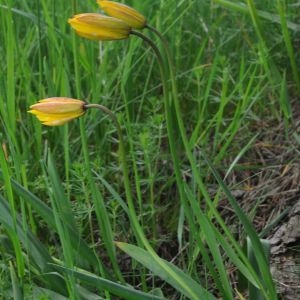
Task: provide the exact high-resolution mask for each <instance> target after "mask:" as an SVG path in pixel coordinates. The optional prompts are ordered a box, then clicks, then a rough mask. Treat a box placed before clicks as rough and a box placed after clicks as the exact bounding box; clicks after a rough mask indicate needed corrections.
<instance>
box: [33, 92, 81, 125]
mask: <svg viewBox="0 0 300 300" xmlns="http://www.w3.org/2000/svg"><path fill="white" fill-rule="evenodd" d="M85 104H86V103H85V102H84V101H82V100H78V99H72V98H65V97H53V98H47V99H43V100H40V101H39V102H38V103H37V104H33V105H31V106H30V110H29V111H28V112H29V113H31V114H33V115H35V116H36V117H37V118H38V119H39V120H40V121H41V122H42V123H43V124H45V125H48V126H58V125H62V124H65V123H66V122H69V121H71V120H73V119H76V118H78V117H80V116H82V115H83V114H84V113H85V108H84V106H85Z"/></svg>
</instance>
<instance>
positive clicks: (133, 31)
mask: <svg viewBox="0 0 300 300" xmlns="http://www.w3.org/2000/svg"><path fill="white" fill-rule="evenodd" d="M97 3H98V4H99V6H100V8H101V9H102V10H103V12H104V13H106V15H105V14H99V13H81V14H77V15H74V16H73V17H72V18H70V19H69V20H68V23H69V24H70V26H71V27H72V28H73V29H74V30H75V32H76V34H77V35H78V36H79V37H82V38H85V39H89V40H94V41H95V40H96V41H112V40H123V39H128V38H131V37H138V38H141V39H142V40H143V41H144V42H145V43H147V45H149V46H150V48H151V49H152V50H153V51H154V54H155V55H156V58H157V62H158V65H159V69H160V74H161V82H162V87H163V93H164V111H165V119H166V124H167V131H168V139H169V140H168V141H169V148H170V152H171V157H172V163H173V164H172V165H173V167H174V172H175V175H176V185H177V188H178V192H179V197H180V202H181V203H180V204H181V205H182V207H192V209H193V211H194V212H198V214H196V217H195V218H194V217H193V216H190V215H187V216H186V217H187V220H188V222H189V224H190V226H193V225H194V224H193V222H194V220H195V219H197V222H199V224H201V227H202V228H205V230H206V232H209V233H210V234H209V236H208V237H207V238H206V243H207V244H205V243H204V242H203V236H201V235H199V237H198V240H197V243H198V251H200V252H201V254H202V255H203V257H204V260H205V262H206V265H207V268H208V270H209V271H210V272H211V274H212V276H213V278H214V279H215V281H216V285H217V288H218V289H219V290H220V291H221V292H222V295H223V296H224V299H231V297H232V291H231V287H230V284H229V282H228V277H227V273H226V269H225V267H224V265H223V264H221V263H220V260H221V252H219V248H218V247H219V244H220V245H222V248H223V249H225V250H226V251H227V253H228V255H229V256H230V258H231V259H232V261H233V262H234V264H235V265H236V266H237V267H238V268H239V270H240V271H241V272H242V273H243V275H244V276H245V277H247V278H248V280H249V281H251V282H252V284H253V286H255V288H257V289H258V290H260V291H261V294H262V295H263V296H265V297H269V296H270V295H271V297H274V295H275V294H274V290H272V282H271V279H270V278H271V276H270V274H269V272H268V267H267V262H266V260H265V257H264V254H263V251H262V248H261V246H260V243H259V240H258V238H257V236H256V234H255V232H254V230H253V228H252V225H251V224H250V222H249V220H248V218H247V217H246V216H245V215H244V213H243V212H242V211H241V209H240V208H239V206H238V204H237V203H236V201H235V199H234V198H233V197H232V196H231V194H230V192H229V191H228V189H226V186H224V185H223V182H222V179H220V177H219V175H218V173H217V172H216V170H215V169H214V167H213V165H212V164H211V162H210V160H209V159H208V158H207V157H206V156H205V155H204V154H202V155H203V159H204V161H206V163H207V164H208V166H209V167H210V168H211V170H212V172H213V174H214V175H215V178H216V179H217V180H218V181H219V183H220V186H222V188H223V190H224V193H225V194H226V195H227V196H228V198H229V201H230V204H231V205H232V206H233V207H234V209H235V211H236V212H237V215H238V217H239V219H240V221H241V223H242V224H243V225H244V227H245V230H246V232H247V234H248V235H249V237H250V239H251V241H252V244H253V245H255V247H256V249H260V250H259V251H257V253H255V255H256V259H257V261H258V262H259V265H260V266H261V270H262V274H260V275H258V274H257V273H256V272H255V270H254V269H253V268H252V266H251V265H250V264H249V261H248V260H247V258H246V256H245V255H244V254H243V252H242V251H241V249H240V246H239V244H238V243H237V242H236V241H235V240H234V238H233V237H232V234H231V233H230V231H229V230H228V227H227V226H226V225H225V223H224V221H223V220H222V218H221V216H220V215H219V212H218V211H217V209H216V207H215V204H214V203H213V202H212V201H211V199H210V196H209V194H208V192H207V189H206V187H205V185H204V183H203V181H202V177H201V174H200V170H199V164H198V163H197V161H196V159H195V155H194V153H193V150H194V149H193V147H192V146H191V145H190V142H189V139H188V137H187V133H186V130H185V126H184V123H183V118H182V115H181V110H180V102H179V97H178V92H177V83H176V75H175V69H174V64H173V61H172V57H171V51H170V50H169V47H168V43H167V41H166V39H165V38H164V37H163V35H162V34H161V33H160V32H159V31H158V30H157V29H156V28H154V27H152V26H151V25H150V24H148V21H147V19H146V18H145V16H143V15H142V14H141V13H140V12H138V11H136V10H135V9H133V8H132V7H129V6H127V5H124V4H121V3H118V2H114V1H104V0H98V1H97ZM146 30H149V31H150V32H151V33H152V34H153V33H154V35H155V37H156V38H158V39H157V40H158V41H159V43H161V44H160V45H162V48H160V47H159V46H158V45H157V43H156V40H153V39H151V38H150V37H149V36H148V35H146V34H145V33H144V31H146ZM161 49H162V50H161ZM94 108H96V109H99V110H101V111H102V112H104V113H105V114H107V115H108V116H109V117H110V119H111V120H112V122H113V123H114V125H115V126H116V129H117V133H118V140H119V154H120V158H121V159H120V163H121V168H122V172H123V178H124V188H125V192H126V201H127V205H128V213H129V215H130V220H131V226H132V230H133V232H134V234H135V238H136V242H137V246H136V245H129V244H126V243H120V242H116V243H115V245H117V247H119V248H120V249H122V250H123V251H125V252H126V253H127V254H129V255H130V256H132V257H133V258H135V259H136V260H138V261H139V262H140V263H142V264H143V265H144V266H145V267H146V268H148V269H150V270H151V271H152V272H153V273H154V274H155V275H157V276H160V277H161V278H162V279H164V280H165V281H167V282H168V283H169V284H170V285H172V286H173V287H174V288H175V289H177V290H178V291H179V292H180V293H181V294H182V295H185V296H186V297H187V298H189V299H216V298H215V297H214V296H213V294H212V293H211V292H209V291H208V290H206V289H205V288H203V287H202V286H201V284H200V283H198V282H196V281H195V280H194V279H192V277H190V276H188V275H187V274H185V273H184V272H183V271H182V270H180V269H179V268H177V267H176V266H175V265H173V264H171V263H169V262H167V261H165V260H163V259H161V258H160V257H159V256H158V255H157V253H156V252H155V249H154V248H153V246H152V244H151V242H149V240H148V239H147V237H146V235H145V233H144V231H143V228H142V226H141V224H140V220H139V218H138V216H137V213H136V210H135V203H134V197H133V195H132V191H131V187H130V179H129V167H128V163H127V160H126V147H125V144H124V138H123V132H122V127H121V125H120V124H119V121H118V118H117V117H116V116H115V114H114V113H113V112H112V111H111V110H110V109H108V108H107V107H104V106H102V105H101V104H98V103H87V102H86V101H84V100H79V99H73V98H66V97H53V98H47V99H43V100H40V101H39V102H38V103H37V104H33V105H32V106H31V107H30V110H29V113H31V114H34V115H35V116H36V117H37V118H38V119H39V120H40V121H41V122H42V124H44V125H47V126H59V125H63V124H65V123H67V122H69V121H72V120H74V119H76V118H79V117H81V116H83V115H85V114H86V112H87V111H88V110H89V109H94ZM175 128H178V129H179V131H178V132H179V136H176V133H175V132H176V131H175ZM178 143H179V144H180V146H178ZM182 147H183V149H184V150H185V153H186V159H185V163H186V164H187V163H189V166H190V169H191V174H192V177H193V180H194V182H195V185H196V186H197V188H198V191H199V193H200V194H202V196H203V199H204V201H205V203H206V206H207V207H208V212H209V213H208V215H205V214H204V213H202V208H201V206H200V205H199V203H198V201H196V199H195V197H193V196H192V195H191V190H190V189H189V187H188V185H187V184H186V182H185V181H184V179H183V176H182V172H181V170H182V158H181V155H180V153H179V149H180V148H182ZM211 216H212V217H211ZM210 218H211V219H212V218H214V220H215V222H217V224H218V225H217V226H216V225H214V224H213V223H211V222H210V220H211V219H210ZM218 228H221V230H222V232H223V234H220V232H219V231H218V230H219V229H218ZM223 235H224V236H225V237H226V238H224V237H223ZM217 245H218V246H217ZM207 248H209V249H210V250H211V253H212V254H211V255H213V258H214V259H215V261H216V265H215V264H213V263H212V262H211V260H210V255H209V254H208V251H207ZM195 255H196V254H195ZM217 262H219V264H218V263H217ZM216 266H217V267H216ZM57 268H60V270H63V271H65V272H67V273H68V274H72V275H74V276H77V277H78V278H79V279H81V280H83V278H85V277H84V276H87V274H85V273H83V272H80V271H75V270H71V269H67V268H65V269H63V267H62V266H57ZM261 278H264V280H261ZM120 280H123V279H122V278H120ZM97 282H98V283H99V284H100V281H97ZM101 284H102V283H101ZM270 287H271V288H270ZM124 295H125V294H124ZM150 297H151V299H162V298H160V297H156V296H150ZM152 297H153V298H152ZM126 299H131V298H130V296H128V297H127V298H126ZM132 299H133V298H132ZM134 299H147V297H145V298H134ZM149 299H150V298H149ZM270 299H271V298H270ZM273 299H275V298H273Z"/></svg>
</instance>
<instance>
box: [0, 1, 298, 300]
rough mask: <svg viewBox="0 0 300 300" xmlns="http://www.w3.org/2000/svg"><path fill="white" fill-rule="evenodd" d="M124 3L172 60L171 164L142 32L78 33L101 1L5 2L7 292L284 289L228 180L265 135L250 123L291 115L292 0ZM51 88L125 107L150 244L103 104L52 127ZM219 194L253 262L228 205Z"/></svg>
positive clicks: (132, 295) (190, 294)
mask: <svg viewBox="0 0 300 300" xmlns="http://www.w3.org/2000/svg"><path fill="white" fill-rule="evenodd" d="M126 4H128V5H132V6H133V7H135V8H136V9H138V10H139V11H140V12H142V13H143V14H145V16H146V17H147V18H148V22H149V24H151V25H153V26H154V27H156V28H157V29H158V30H159V31H160V32H162V33H163V35H164V37H165V39H166V40H167V41H168V44H169V46H170V52H171V54H172V57H173V58H174V65H175V69H176V74H175V80H176V84H177V86H178V99H179V107H178V109H179V114H180V116H181V118H182V120H181V121H182V124H179V122H180V120H179V119H178V115H177V118H176V117H175V111H173V113H174V115H173V116H171V117H172V120H171V121H172V122H174V127H173V128H172V130H173V133H174V136H175V138H176V146H177V147H176V149H175V150H176V152H177V154H178V158H179V162H178V166H179V168H178V169H177V170H176V166H175V165H174V156H172V155H171V150H172V149H170V148H171V147H170V146H169V144H168V141H169V138H170V136H168V134H170V132H168V131H167V124H166V118H165V106H164V103H163V96H162V83H161V80H160V71H159V66H158V64H157V61H156V57H155V55H154V53H153V52H152V51H151V49H149V47H148V46H147V44H145V43H143V42H142V41H141V40H140V39H138V37H135V36H132V37H131V38H130V39H128V40H125V41H119V42H105V43H104V42H103V43H101V42H100V43H99V42H91V41H88V40H84V39H81V38H78V37H77V36H75V35H74V33H73V32H71V30H70V28H69V26H68V24H67V19H68V18H69V17H71V16H72V15H73V14H74V13H80V12H92V11H96V10H98V8H97V5H96V4H95V3H94V2H93V1H89V2H84V1H75V0H73V1H72V2H66V1H54V0H53V1H45V0H42V1H31V2H30V3H29V2H28V1H25V0H24V1H23V0H5V1H4V3H1V4H0V26H1V31H0V60H1V70H2V71H1V73H0V90H1V93H0V144H1V148H0V166H1V171H0V182H1V185H0V233H1V235H0V297H2V298H4V299H10V298H13V299H22V297H24V298H25V299H30V298H37V297H48V298H49V299H54V298H56V297H61V299H115V297H116V296H118V297H120V298H124V299H162V298H164V297H165V298H168V299H215V298H222V299H233V298H234V297H237V295H239V294H240V293H241V294H244V295H247V291H245V290H243V288H240V289H239V290H238V291H236V290H235V287H236V286H235V285H234V282H233V278H234V280H238V278H237V276H238V275H237V274H238V273H240V274H242V275H243V278H245V279H246V281H247V282H248V283H249V286H250V290H251V289H252V290H253V288H254V289H255V292H257V293H258V294H256V295H259V296H260V297H262V298H264V299H272V300H273V299H276V290H275V285H274V283H273V281H272V278H271V274H270V270H269V267H268V262H267V258H266V256H265V255H264V251H263V247H262V245H261V244H260V240H259V238H258V235H257V233H256V232H255V231H254V229H253V226H252V225H251V222H250V218H249V216H247V215H246V214H245V213H244V212H243V211H242V210H241V209H240V207H239V205H238V203H237V201H236V200H235V199H234V198H233V197H232V195H231V193H230V186H228V185H226V184H225V183H224V182H225V181H226V177H227V176H228V175H229V174H230V172H234V170H235V167H236V164H237V163H238V161H239V159H241V158H244V157H246V154H247V151H248V150H249V149H251V145H252V143H254V142H255V140H256V138H257V136H258V135H259V134H260V133H259V132H253V129H252V128H253V126H252V124H253V123H254V122H256V121H257V120H264V119H266V118H267V119H269V118H270V119H273V120H276V121H278V122H281V121H282V120H284V121H285V125H286V126H288V125H289V124H290V122H292V115H291V104H290V97H291V96H293V95H294V93H295V91H296V90H299V72H298V71H297V65H298V64H299V57H298V55H297V53H296V51H295V49H294V44H293V39H294V35H295V33H296V31H297V30H299V26H300V25H299V24H297V15H296V14H295V13H294V6H293V3H289V4H288V5H283V3H282V2H281V1H264V2H260V1H252V0H251V1H250V0H249V1H244V2H242V1H241V2H239V1H237V2H232V1H225V0H214V1H204V0H203V1H202V0H185V1H174V0H166V1H127V2H126ZM294 4H296V2H295V3H294ZM144 33H145V34H146V35H148V36H150V37H151V38H152V39H153V40H154V41H155V42H156V43H157V45H159V47H160V49H161V50H162V51H163V45H162V44H161V41H160V40H159V39H158V38H157V37H156V36H155V35H153V33H151V32H149V31H145V32H144ZM168 84H169V82H168ZM288 87H289V88H288ZM51 96H67V97H73V98H79V99H86V100H87V101H88V102H90V103H99V104H102V105H105V106H107V107H108V108H109V109H111V110H112V111H113V112H115V113H116V116H117V118H118V120H119V122H120V123H121V125H122V130H123V133H124V139H125V143H126V151H127V157H126V161H127V162H128V164H129V171H130V172H129V178H130V183H129V184H130V190H131V193H132V194H133V200H134V202H135V210H136V212H137V220H138V222H139V225H140V227H141V230H142V232H143V234H144V235H145V236H146V237H147V241H148V242H149V247H148V248H147V249H144V248H143V244H142V243H140V244H138V241H139V239H138V236H137V234H136V231H135V228H132V226H131V224H132V222H133V220H132V211H131V210H130V207H128V194H127V193H126V190H125V188H124V177H123V174H122V170H121V168H120V161H121V157H120V152H119V151H118V143H119V142H118V139H117V131H116V128H115V127H114V126H113V124H112V123H111V122H110V121H109V119H108V118H107V116H105V115H104V114H101V113H99V112H98V111H93V110H91V111H88V112H87V114H86V115H85V116H84V118H81V119H80V120H78V121H75V122H73V123H70V124H68V125H65V126H63V127H59V128H50V127H44V126H42V125H41V124H40V123H39V122H38V121H37V120H35V119H34V118H33V117H32V116H31V115H29V114H28V113H27V110H28V108H29V106H30V105H31V104H33V103H35V102H36V101H37V100H39V99H42V98H46V97H51ZM176 120H177V122H178V120H179V122H178V123H177V124H176ZM170 124H171V123H170ZM178 124H179V125H178ZM180 126H182V128H181V127H180ZM169 129H170V128H169ZM241 137H242V138H241ZM184 139H186V140H184ZM182 140H183V141H184V142H183V143H182V142H181V141H182ZM208 153H209V155H208ZM228 161H229V162H230V165H229V166H228V167H227V163H228ZM225 162H226V164H225ZM178 166H177V167H178ZM175 172H177V175H176V173H175ZM212 190H213V192H211V191H212ZM224 197H225V198H227V199H228V200H229V203H230V205H231V208H232V210H233V214H235V215H236V220H237V221H236V222H239V223H240V224H242V226H243V230H244V232H243V233H242V235H241V236H242V237H243V236H246V235H247V236H248V237H249V238H250V240H251V247H252V248H253V249H254V251H253V252H252V254H253V253H254V257H255V258H254V259H255V260H256V262H258V264H256V263H253V258H251V259H249V256H247V253H245V252H244V251H243V247H242V246H241V245H242V244H243V243H244V242H245V241H244V240H243V239H241V240H240V239H239V237H237V236H236V235H235V233H234V232H233V231H232V227H233V226H232V225H233V224H227V223H226V220H224V219H223V218H222V216H221V215H220V213H219V211H218V203H219V201H220V200H221V199H222V198H224ZM129 256H130V257H132V258H133V259H132V260H130V259H129ZM257 266H259V267H257ZM232 269H234V270H237V271H239V272H235V275H234V277H232V276H231V274H230V272H231V271H230V270H232ZM261 278H263V280H262V279H261ZM245 297H246V296H245Z"/></svg>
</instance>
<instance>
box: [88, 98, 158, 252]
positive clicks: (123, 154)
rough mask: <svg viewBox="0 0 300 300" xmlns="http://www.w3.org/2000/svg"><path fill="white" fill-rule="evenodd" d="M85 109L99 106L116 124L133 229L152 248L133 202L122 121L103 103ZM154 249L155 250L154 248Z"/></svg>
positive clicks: (90, 105)
mask: <svg viewBox="0 0 300 300" xmlns="http://www.w3.org/2000/svg"><path fill="white" fill-rule="evenodd" d="M84 107H85V109H88V108H97V109H99V110H101V111H102V112H104V113H105V114H107V115H108V116H109V117H110V119H111V120H112V122H113V123H114V125H115V126H116V129H117V133H118V138H119V153H120V160H121V167H122V171H123V176H124V186H125V194H126V199H127V204H128V209H129V214H130V220H131V223H132V226H133V229H134V231H135V235H136V238H137V241H138V243H139V244H140V245H143V246H144V247H145V248H146V249H148V250H150V249H151V250H152V247H151V246H150V244H149V242H148V240H147V238H146V237H145V235H144V233H143V231H142V228H141V226H140V224H139V221H138V217H137V214H136V211H135V207H134V202H133V196H132V191H131V187H130V180H129V171H128V170H129V169H128V164H127V160H126V152H125V143H124V139H123V133H122V129H121V126H120V123H119V121H118V119H117V117H116V115H115V114H114V113H113V112H112V111H111V110H110V109H108V108H107V107H105V106H103V105H101V104H86V105H85V106H84ZM152 251H153V250H152Z"/></svg>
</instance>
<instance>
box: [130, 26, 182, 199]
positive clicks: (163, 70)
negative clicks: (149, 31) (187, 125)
mask: <svg viewBox="0 0 300 300" xmlns="http://www.w3.org/2000/svg"><path fill="white" fill-rule="evenodd" d="M131 33H132V34H133V35H136V36H138V37H140V38H141V39H142V40H144V41H145V42H146V43H147V44H148V45H149V46H150V47H151V48H152V50H153V51H154V53H155V55H156V57H157V60H158V65H159V69H160V74H161V80H162V85H163V93H164V104H165V115H166V122H167V131H168V137H169V145H170V151H171V155H172V159H173V163H174V170H175V176H176V181H177V184H178V190H179V194H180V197H183V195H184V193H183V180H182V176H181V171H180V160H179V157H178V153H177V148H178V147H177V145H176V142H175V133H174V127H175V126H174V123H173V115H172V108H173V103H172V102H173V101H172V99H171V95H170V90H169V86H168V75H167V71H168V69H167V66H166V64H165V62H164V59H163V56H162V54H161V51H160V50H159V48H158V47H157V45H156V44H155V43H154V42H153V41H152V40H151V39H150V38H149V37H147V36H146V35H144V34H143V33H141V32H139V31H135V30H132V32H131Z"/></svg>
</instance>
